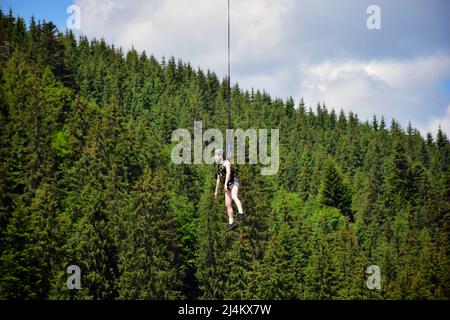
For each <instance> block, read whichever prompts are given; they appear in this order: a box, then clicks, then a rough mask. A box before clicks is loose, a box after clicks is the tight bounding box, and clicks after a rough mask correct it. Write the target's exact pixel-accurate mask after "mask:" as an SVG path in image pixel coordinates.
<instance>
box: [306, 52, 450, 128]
mask: <svg viewBox="0 0 450 320" xmlns="http://www.w3.org/2000/svg"><path fill="white" fill-rule="evenodd" d="M299 69H300V71H299V72H300V79H301V80H300V83H299V90H298V95H299V96H303V97H304V98H305V101H307V102H308V103H310V104H316V103H317V102H325V103H326V104H327V105H328V106H331V107H334V108H336V109H341V108H342V109H344V110H345V111H354V112H356V113H358V115H360V118H361V119H362V120H364V119H370V118H371V117H372V116H373V115H384V116H385V117H386V118H387V119H390V118H396V119H397V120H400V121H401V122H402V123H403V124H404V125H405V124H406V123H407V121H409V120H410V121H412V122H413V125H416V126H423V127H424V126H425V124H426V123H428V122H430V121H431V122H433V121H435V119H434V118H433V116H432V114H433V113H435V112H436V110H438V109H439V106H440V105H439V104H440V102H439V99H438V97H439V86H440V82H441V81H443V80H445V79H447V78H448V77H449V76H450V57H449V56H445V55H434V56H430V57H423V58H416V59H404V60H400V59H397V60H377V61H355V60H351V61H346V62H335V61H334V62H331V61H328V62H324V63H319V64H309V63H300V67H299ZM440 107H441V109H442V106H440ZM443 129H444V128H443Z"/></svg>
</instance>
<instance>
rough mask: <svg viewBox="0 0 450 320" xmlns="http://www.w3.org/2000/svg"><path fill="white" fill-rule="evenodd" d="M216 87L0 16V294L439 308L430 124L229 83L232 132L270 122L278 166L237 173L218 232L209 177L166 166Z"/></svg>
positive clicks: (441, 232)
mask: <svg viewBox="0 0 450 320" xmlns="http://www.w3.org/2000/svg"><path fill="white" fill-rule="evenodd" d="M227 93H228V88H227V81H226V79H218V77H217V75H216V74H215V73H213V72H211V71H209V70H208V71H206V72H205V71H203V70H200V69H199V70H194V69H193V68H192V66H191V65H189V64H188V63H185V62H183V61H181V60H176V59H175V58H174V57H169V58H163V59H162V61H158V60H157V59H155V57H153V56H151V55H147V54H146V53H144V52H143V53H139V52H137V51H136V50H134V49H132V50H129V51H128V52H126V53H124V52H123V51H122V50H121V49H117V48H114V47H113V46H110V45H108V44H107V43H106V42H105V41H104V40H96V39H87V38H86V37H80V38H79V39H76V38H75V36H74V34H73V33H71V32H66V33H61V32H59V31H58V30H57V29H56V27H55V25H54V24H53V23H51V22H40V21H36V20H35V19H34V18H32V19H31V21H30V24H29V26H28V27H27V25H26V22H25V21H24V20H23V19H21V18H15V17H14V16H13V14H12V12H10V13H8V14H4V13H3V12H1V11H0V299H176V298H189V299H381V298H385V299H386V298H387V299H393V298H399V299H448V298H449V297H450V274H449V273H448V270H449V261H450V259H449V239H448V235H449V233H450V224H449V214H450V170H449V167H450V142H449V140H448V137H447V136H446V135H445V134H444V132H443V131H442V130H441V129H439V130H438V132H437V133H436V136H435V138H433V136H432V135H431V134H427V135H426V137H425V138H424V137H422V136H421V135H420V134H419V132H418V131H417V130H416V129H414V128H413V127H412V125H408V126H407V128H406V130H404V129H403V128H402V127H401V126H400V124H399V123H398V122H397V121H395V120H393V121H392V122H391V125H390V126H387V125H386V122H385V119H384V118H383V117H381V118H378V117H374V118H373V119H372V120H371V121H370V122H369V121H365V122H363V121H361V120H360V119H359V118H358V115H356V114H354V113H349V114H345V113H344V112H343V111H342V110H341V111H339V112H336V111H334V110H333V109H330V108H328V107H327V106H326V105H325V104H319V105H317V106H316V107H315V108H314V107H309V106H306V105H305V101H303V99H302V100H301V101H299V103H298V104H297V105H296V102H295V101H294V99H292V98H288V99H287V100H286V101H283V100H281V99H279V98H277V99H273V98H272V97H271V96H270V95H269V94H268V93H266V92H264V91H260V90H257V89H255V90H251V91H250V92H247V91H242V90H241V89H240V87H239V85H238V84H234V85H233V87H232V90H231V106H232V112H233V117H232V121H233V127H235V128H243V129H244V130H246V129H248V128H252V129H256V130H258V129H263V128H266V129H268V128H269V129H270V128H278V129H279V130H280V168H279V172H278V173H277V174H276V175H273V176H264V175H261V169H262V168H263V167H264V166H265V165H264V164H261V163H258V164H257V165H248V164H239V165H237V164H235V168H236V169H237V171H238V176H239V179H240V180H241V188H240V199H241V201H242V203H243V206H244V211H245V213H246V217H245V220H244V221H242V222H239V223H238V227H237V229H236V230H234V231H233V232H230V233H225V232H224V228H225V226H226V212H225V208H224V206H223V193H222V192H221V193H220V194H219V197H218V199H214V196H213V192H214V182H215V177H214V168H213V165H206V164H200V165H190V164H182V165H175V164H174V163H172V161H171V151H172V148H173V146H174V145H175V143H174V142H172V141H171V134H172V131H173V130H174V129H178V128H186V129H188V130H189V131H190V132H191V133H193V125H194V121H202V124H203V128H204V130H206V129H207V128H217V129H219V130H221V131H222V132H224V130H225V129H226V128H227ZM269 143H270V139H269ZM70 265H78V266H79V267H80V268H81V272H82V278H81V290H69V289H68V288H67V286H66V280H67V277H68V275H67V273H66V270H67V267H68V266H70ZM370 265H378V266H380V269H381V285H382V288H381V290H369V289H368V288H367V286H366V279H367V276H368V275H367V274H366V273H365V272H366V269H367V267H368V266H370Z"/></svg>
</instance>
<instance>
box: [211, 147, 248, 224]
mask: <svg viewBox="0 0 450 320" xmlns="http://www.w3.org/2000/svg"><path fill="white" fill-rule="evenodd" d="M214 161H215V163H216V175H217V181H216V191H215V192H214V197H215V198H217V194H218V191H219V186H220V184H221V183H222V184H223V187H224V190H225V207H226V208H227V214H228V225H227V227H226V229H225V231H226V232H228V231H230V230H232V229H234V228H235V227H236V224H235V223H234V219H233V207H232V201H234V203H235V204H236V207H237V209H238V215H237V219H238V220H242V219H243V218H244V211H243V210H242V204H241V201H240V200H239V198H238V192H239V180H238V177H237V175H236V171H235V170H234V168H233V167H232V166H231V162H230V161H229V160H227V159H224V151H223V150H222V149H217V150H216V152H215V154H214Z"/></svg>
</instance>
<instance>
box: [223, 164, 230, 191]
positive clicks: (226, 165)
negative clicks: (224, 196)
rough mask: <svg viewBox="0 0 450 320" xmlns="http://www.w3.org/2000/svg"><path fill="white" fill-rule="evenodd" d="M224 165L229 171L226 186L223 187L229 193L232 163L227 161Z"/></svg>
mask: <svg viewBox="0 0 450 320" xmlns="http://www.w3.org/2000/svg"><path fill="white" fill-rule="evenodd" d="M224 165H225V169H227V175H226V177H225V184H224V186H223V187H224V189H225V191H227V185H228V182H229V181H230V175H231V162H230V161H228V160H226V161H225V162H224Z"/></svg>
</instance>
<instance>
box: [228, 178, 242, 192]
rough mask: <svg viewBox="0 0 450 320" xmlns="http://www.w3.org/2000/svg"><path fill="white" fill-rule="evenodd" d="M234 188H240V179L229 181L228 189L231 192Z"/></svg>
mask: <svg viewBox="0 0 450 320" xmlns="http://www.w3.org/2000/svg"><path fill="white" fill-rule="evenodd" d="M233 186H236V187H238V188H239V179H238V178H234V179H233V180H232V181H228V183H227V189H228V190H229V191H231V189H233Z"/></svg>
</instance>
